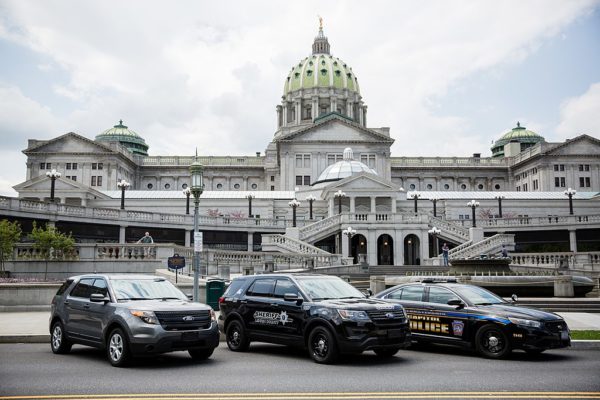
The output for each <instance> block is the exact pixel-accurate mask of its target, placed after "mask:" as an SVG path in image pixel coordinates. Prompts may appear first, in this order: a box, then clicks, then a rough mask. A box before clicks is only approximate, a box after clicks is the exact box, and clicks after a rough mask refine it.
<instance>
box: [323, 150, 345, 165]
mask: <svg viewBox="0 0 600 400" xmlns="http://www.w3.org/2000/svg"><path fill="white" fill-rule="evenodd" d="M343 159H344V156H343V155H342V154H339V153H338V154H327V165H332V164H335V163H336V162H338V161H342V160H343Z"/></svg>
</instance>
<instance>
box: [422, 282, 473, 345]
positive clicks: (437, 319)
mask: <svg viewBox="0 0 600 400" xmlns="http://www.w3.org/2000/svg"><path fill="white" fill-rule="evenodd" d="M454 299H459V300H460V297H459V296H458V295H457V294H456V293H454V292H453V291H451V290H449V289H447V288H445V287H440V286H429V287H428V290H427V292H426V299H425V300H426V301H425V302H424V307H425V309H426V310H428V311H429V318H428V321H426V323H425V326H424V327H423V328H424V329H425V330H427V334H428V335H432V336H435V337H437V338H438V339H440V340H445V341H460V340H463V337H465V338H466V337H468V336H467V335H466V330H467V328H468V325H469V324H468V321H469V319H468V314H466V313H464V312H460V310H457V307H456V306H450V305H448V301H450V300H454Z"/></svg>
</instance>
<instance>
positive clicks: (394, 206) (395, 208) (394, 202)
mask: <svg viewBox="0 0 600 400" xmlns="http://www.w3.org/2000/svg"><path fill="white" fill-rule="evenodd" d="M397 209H398V204H397V203H396V198H395V197H392V214H395V213H396V210H397ZM396 265H399V264H396Z"/></svg>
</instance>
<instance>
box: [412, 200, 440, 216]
mask: <svg viewBox="0 0 600 400" xmlns="http://www.w3.org/2000/svg"><path fill="white" fill-rule="evenodd" d="M429 200H431V202H432V203H433V216H434V217H437V202H438V200H439V198H437V197H431V198H429ZM415 212H417V211H416V207H415Z"/></svg>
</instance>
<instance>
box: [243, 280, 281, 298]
mask: <svg viewBox="0 0 600 400" xmlns="http://www.w3.org/2000/svg"><path fill="white" fill-rule="evenodd" d="M274 286H275V279H257V280H255V281H254V283H253V284H252V286H250V288H249V289H248V291H247V292H246V294H247V295H248V296H261V297H271V293H273V287H274Z"/></svg>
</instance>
